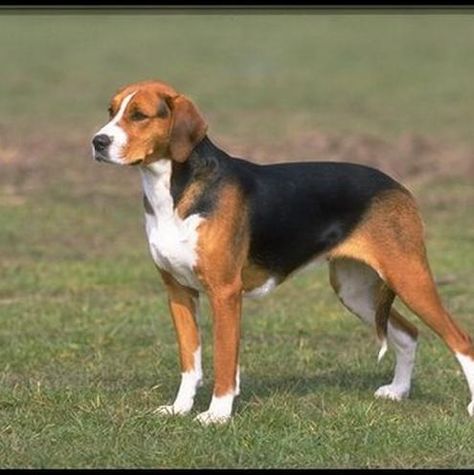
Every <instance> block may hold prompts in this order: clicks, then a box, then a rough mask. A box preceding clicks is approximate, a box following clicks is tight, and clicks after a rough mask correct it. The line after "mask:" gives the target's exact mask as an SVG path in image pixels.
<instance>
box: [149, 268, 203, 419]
mask: <svg viewBox="0 0 474 475" xmlns="http://www.w3.org/2000/svg"><path fill="white" fill-rule="evenodd" d="M161 274H162V276H163V280H164V282H165V285H166V288H167V290H168V303H169V307H170V312H171V316H172V318H173V323H174V327H175V330H176V337H177V340H178V347H179V356H180V364H181V384H180V386H179V390H178V394H177V395H176V399H175V401H174V402H173V404H172V405H168V406H160V407H158V409H157V410H156V412H158V413H159V414H169V415H173V414H187V413H188V412H189V411H190V410H191V408H192V407H193V403H194V396H195V394H196V389H197V388H198V387H199V386H200V385H201V384H202V366H201V343H200V338H199V328H198V322H197V312H198V303H199V302H198V298H199V294H198V292H197V291H195V290H192V289H190V288H188V287H184V286H182V285H181V284H179V283H178V282H177V281H176V280H175V279H174V278H173V277H172V276H171V275H169V274H167V273H166V272H161Z"/></svg>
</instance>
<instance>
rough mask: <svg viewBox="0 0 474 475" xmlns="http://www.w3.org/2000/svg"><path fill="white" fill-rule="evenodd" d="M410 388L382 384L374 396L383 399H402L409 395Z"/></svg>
mask: <svg viewBox="0 0 474 475" xmlns="http://www.w3.org/2000/svg"><path fill="white" fill-rule="evenodd" d="M409 392H410V390H409V389H406V388H400V387H396V386H392V385H391V384H387V385H386V386H381V387H380V388H378V389H377V391H375V394H374V396H375V397H378V398H383V399H391V400H392V401H401V400H402V399H406V398H407V397H408V393H409Z"/></svg>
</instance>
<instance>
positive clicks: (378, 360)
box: [377, 339, 388, 363]
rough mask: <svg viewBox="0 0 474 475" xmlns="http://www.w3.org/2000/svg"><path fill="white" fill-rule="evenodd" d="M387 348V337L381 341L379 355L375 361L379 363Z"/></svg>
mask: <svg viewBox="0 0 474 475" xmlns="http://www.w3.org/2000/svg"><path fill="white" fill-rule="evenodd" d="M387 349H388V346H387V339H384V340H383V341H382V347H381V348H380V351H379V355H378V357H377V363H380V361H381V360H382V358H383V357H384V356H385V353H387Z"/></svg>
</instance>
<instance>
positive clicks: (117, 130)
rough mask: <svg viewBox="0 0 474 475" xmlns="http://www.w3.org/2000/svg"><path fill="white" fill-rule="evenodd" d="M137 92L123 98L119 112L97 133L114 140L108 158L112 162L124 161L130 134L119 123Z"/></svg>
mask: <svg viewBox="0 0 474 475" xmlns="http://www.w3.org/2000/svg"><path fill="white" fill-rule="evenodd" d="M135 94H136V91H135V92H132V93H131V94H129V95H128V96H126V97H125V98H124V99H123V101H122V103H121V104H120V107H119V110H118V112H117V113H116V114H115V116H114V117H113V118H112V120H111V121H110V122H109V123H108V124H106V125H104V127H102V128H101V129H100V130H99V131H98V132H97V134H96V135H108V136H109V137H110V139H111V140H112V143H111V144H110V146H109V150H108V158H109V159H110V161H111V162H115V163H120V164H121V163H123V162H122V160H123V158H124V157H123V156H122V150H123V148H124V147H125V146H126V145H127V141H128V136H127V134H126V133H125V131H124V130H123V129H122V128H121V127H120V126H119V125H118V123H119V122H120V120H121V119H122V117H123V114H124V113H125V109H126V108H127V106H128V103H129V102H130V101H131V99H132V97H133V96H134V95H135Z"/></svg>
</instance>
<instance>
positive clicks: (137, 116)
mask: <svg viewBox="0 0 474 475" xmlns="http://www.w3.org/2000/svg"><path fill="white" fill-rule="evenodd" d="M130 119H132V120H134V121H139V120H145V119H148V116H147V115H145V114H143V113H142V112H140V111H135V112H132V115H131V116H130Z"/></svg>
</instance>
